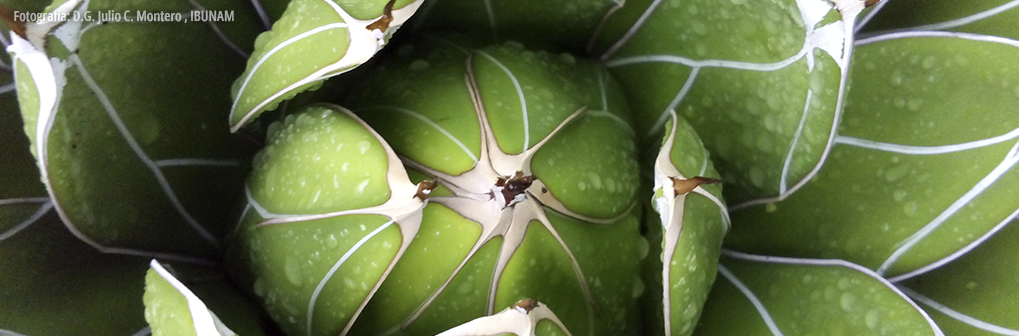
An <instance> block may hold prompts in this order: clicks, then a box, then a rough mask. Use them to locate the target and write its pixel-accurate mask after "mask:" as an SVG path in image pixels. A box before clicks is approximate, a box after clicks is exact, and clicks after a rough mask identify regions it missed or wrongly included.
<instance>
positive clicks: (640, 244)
mask: <svg viewBox="0 0 1019 336" xmlns="http://www.w3.org/2000/svg"><path fill="white" fill-rule="evenodd" d="M650 251H651V246H650V244H648V242H647V239H646V238H644V237H638V238H637V258H638V259H641V260H643V259H644V258H647V255H648V252H650Z"/></svg>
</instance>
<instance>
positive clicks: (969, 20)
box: [858, 0, 1019, 39]
mask: <svg viewBox="0 0 1019 336" xmlns="http://www.w3.org/2000/svg"><path fill="white" fill-rule="evenodd" d="M868 16H871V18H866V20H861V22H860V23H861V24H863V23H866V24H865V25H864V26H863V27H858V28H861V29H860V33H861V34H862V35H861V37H864V38H866V37H870V36H874V35H878V34H886V33H889V32H893V31H954V32H966V33H976V34H987V35H995V36H1001V37H1007V38H1011V39H1019V27H1017V26H1016V25H1015V22H1017V21H1019V1H1015V0H973V1H952V0H933V1H932V0H888V1H883V2H882V3H881V4H879V5H878V6H875V10H874V12H873V13H868Z"/></svg>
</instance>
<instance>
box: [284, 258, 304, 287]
mask: <svg viewBox="0 0 1019 336" xmlns="http://www.w3.org/2000/svg"><path fill="white" fill-rule="evenodd" d="M283 273H284V274H285V275H286V276H287V281H290V284H291V285H294V286H296V287H301V286H302V285H303V284H304V277H303V276H301V265H300V262H299V261H297V259H295V258H294V257H287V259H286V261H284V265H283Z"/></svg>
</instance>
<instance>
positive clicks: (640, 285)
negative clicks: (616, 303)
mask: <svg viewBox="0 0 1019 336" xmlns="http://www.w3.org/2000/svg"><path fill="white" fill-rule="evenodd" d="M645 289H646V288H645V286H644V281H642V280H641V279H640V278H639V277H637V278H634V281H633V291H632V292H630V297H632V298H634V299H636V298H639V297H640V296H641V295H644V290H645Z"/></svg>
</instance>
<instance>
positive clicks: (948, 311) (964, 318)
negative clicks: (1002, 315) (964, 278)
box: [898, 286, 1019, 336]
mask: <svg viewBox="0 0 1019 336" xmlns="http://www.w3.org/2000/svg"><path fill="white" fill-rule="evenodd" d="M898 288H899V290H901V291H902V292H903V293H906V295H908V296H909V297H910V298H912V299H913V300H916V301H917V302H920V303H922V304H924V305H926V306H928V307H931V308H933V309H934V310H937V311H939V312H941V313H942V314H945V315H948V317H951V318H953V319H955V320H956V321H959V322H962V323H965V324H967V325H969V326H971V327H974V328H977V329H980V330H984V331H987V332H991V333H995V334H999V335H1007V336H1019V330H1015V329H1009V328H1005V327H1002V326H999V325H996V324H993V323H988V322H985V321H982V320H980V319H977V318H975V317H972V316H969V315H966V314H963V313H961V312H959V311H957V310H955V309H952V308H949V307H948V306H945V305H944V304H941V303H940V302H937V301H934V300H933V299H931V298H929V297H927V296H924V295H923V294H920V293H917V292H916V291H913V290H912V289H909V288H906V287H901V286H900V287H898Z"/></svg>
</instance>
